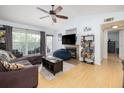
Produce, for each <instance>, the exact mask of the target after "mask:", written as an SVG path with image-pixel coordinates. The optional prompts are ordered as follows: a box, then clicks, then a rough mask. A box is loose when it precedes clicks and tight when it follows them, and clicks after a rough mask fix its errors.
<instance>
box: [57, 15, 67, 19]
mask: <svg viewBox="0 0 124 93" xmlns="http://www.w3.org/2000/svg"><path fill="white" fill-rule="evenodd" d="M56 17H58V18H62V19H68V17H67V16H63V15H56Z"/></svg>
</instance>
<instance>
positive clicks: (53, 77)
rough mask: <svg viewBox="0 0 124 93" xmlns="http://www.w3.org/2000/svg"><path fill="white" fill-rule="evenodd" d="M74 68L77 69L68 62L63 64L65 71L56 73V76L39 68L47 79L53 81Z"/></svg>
mask: <svg viewBox="0 0 124 93" xmlns="http://www.w3.org/2000/svg"><path fill="white" fill-rule="evenodd" d="M73 67H75V65H73V64H70V63H67V62H63V71H61V72H58V73H56V75H55V76H54V75H53V74H52V73H51V72H49V71H48V70H47V69H45V68H44V67H42V66H40V67H39V71H40V73H41V74H42V75H43V76H44V78H45V79H47V80H53V79H55V78H57V76H59V75H62V74H63V73H65V72H67V71H69V70H71V69H72V68H73Z"/></svg>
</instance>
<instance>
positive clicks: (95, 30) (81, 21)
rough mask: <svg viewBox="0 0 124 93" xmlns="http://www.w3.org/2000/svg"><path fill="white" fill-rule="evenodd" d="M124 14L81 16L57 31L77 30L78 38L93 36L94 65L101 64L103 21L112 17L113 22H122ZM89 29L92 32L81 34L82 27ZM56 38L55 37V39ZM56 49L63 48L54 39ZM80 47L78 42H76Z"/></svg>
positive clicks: (59, 42)
mask: <svg viewBox="0 0 124 93" xmlns="http://www.w3.org/2000/svg"><path fill="white" fill-rule="evenodd" d="M123 15H124V12H118V13H108V14H101V15H90V16H81V17H78V18H75V19H73V20H70V21H68V22H67V23H66V24H65V25H63V26H62V27H61V28H60V29H59V30H58V33H62V34H64V33H65V30H67V29H71V28H77V36H78V38H79V37H80V36H81V35H87V34H94V35H95V64H99V65H100V64H101V60H102V59H103V55H104V54H103V49H104V48H103V43H102V42H103V41H102V40H103V39H102V37H101V36H102V35H103V32H102V30H101V24H103V23H104V19H105V18H108V17H114V19H115V20H114V21H118V20H122V19H124V16H123ZM86 26H88V27H91V28H92V31H89V32H83V29H84V27H86ZM56 38H57V37H56ZM56 44H57V45H56V47H55V50H57V49H60V48H63V47H64V46H63V45H62V44H61V41H58V40H57V39H56ZM78 44H79V45H80V42H78Z"/></svg>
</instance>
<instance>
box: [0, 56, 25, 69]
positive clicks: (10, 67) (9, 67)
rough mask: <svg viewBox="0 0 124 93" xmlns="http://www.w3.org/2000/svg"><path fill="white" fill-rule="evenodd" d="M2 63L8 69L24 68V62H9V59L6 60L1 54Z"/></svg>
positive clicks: (0, 61)
mask: <svg viewBox="0 0 124 93" xmlns="http://www.w3.org/2000/svg"><path fill="white" fill-rule="evenodd" d="M0 63H1V64H2V65H3V66H4V68H5V69H6V70H7V71H13V70H19V69H21V68H24V65H22V64H16V63H9V62H7V60H5V59H4V58H3V57H1V56H0Z"/></svg>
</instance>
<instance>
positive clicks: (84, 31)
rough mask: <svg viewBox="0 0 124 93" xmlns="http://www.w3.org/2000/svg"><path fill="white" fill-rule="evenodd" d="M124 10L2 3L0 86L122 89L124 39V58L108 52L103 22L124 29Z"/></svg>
mask: <svg viewBox="0 0 124 93" xmlns="http://www.w3.org/2000/svg"><path fill="white" fill-rule="evenodd" d="M52 10H55V11H54V12H55V13H57V14H58V15H59V17H57V16H56V15H57V14H55V15H54V14H51V12H49V11H52ZM71 10H73V11H71ZM94 10H95V11H94ZM44 11H45V12H44ZM46 11H47V12H46ZM58 11H59V12H58ZM70 11H71V12H70ZM79 11H82V12H80V13H79ZM93 11H94V12H93ZM52 12H53V11H52ZM60 15H62V16H64V17H62V16H61V17H62V18H61V17H60ZM123 15H124V6H123V5H118V6H117V5H113V6H111V5H103V6H100V5H99V6H98V5H94V6H93V5H87V6H84V5H75V6H74V5H20V6H19V5H12V6H11V5H3V6H2V5H0V49H1V50H0V61H1V63H2V65H1V68H0V71H1V72H0V87H4V88H8V87H9V88H11V87H14V88H15V87H16V88H20V87H23V88H26V87H28V88H29V87H38V88H84V87H86V88H106V87H107V88H108V87H110V88H122V87H123V69H122V60H123V56H124V54H123V52H122V51H123V50H124V49H123V43H121V47H119V49H120V50H119V51H120V52H119V53H121V54H120V56H121V59H119V58H118V57H115V56H108V57H107V41H108V40H107V38H105V37H106V35H107V34H105V33H106V32H107V31H106V29H108V28H104V27H105V24H106V25H108V24H112V25H110V27H112V26H116V25H117V26H119V27H117V28H115V29H116V31H118V30H119V31H120V29H121V30H123V29H124V25H123V22H120V21H123V20H124V16H123ZM52 16H54V17H52ZM55 17H56V19H53V18H55ZM55 20H56V21H55ZM113 22H116V23H118V24H115V23H114V25H113ZM119 24H122V25H121V26H120V25H119ZM115 29H114V30H115ZM109 30H110V29H109ZM122 33H123V31H122ZM122 33H121V42H123V35H122ZM53 56H54V57H53ZM4 58H5V59H4ZM2 60H3V62H2ZM5 61H7V62H5ZM4 62H5V63H4ZM2 66H3V68H2ZM3 69H4V71H3V72H2V70H3ZM113 69H115V70H113ZM13 72H14V73H13ZM113 73H117V74H116V75H115V74H113ZM21 77H23V78H21ZM70 77H71V78H70ZM106 77H109V78H106ZM113 77H114V78H113ZM14 80H15V81H14ZM12 81H14V83H12ZM22 81H24V82H25V83H24V82H22ZM72 81H73V82H72Z"/></svg>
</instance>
